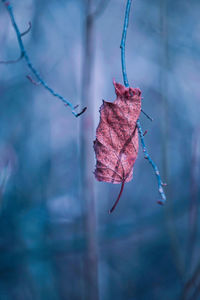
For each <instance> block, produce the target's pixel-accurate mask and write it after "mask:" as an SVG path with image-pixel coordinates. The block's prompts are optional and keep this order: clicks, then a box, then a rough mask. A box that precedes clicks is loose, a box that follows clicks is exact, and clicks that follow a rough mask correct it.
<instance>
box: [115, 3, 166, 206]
mask: <svg viewBox="0 0 200 300" xmlns="http://www.w3.org/2000/svg"><path fill="white" fill-rule="evenodd" d="M131 2H132V0H127V4H126V12H125V18H124V27H123V33H122V39H121V45H120V48H121V62H122V74H123V80H124V85H125V86H126V87H129V82H128V77H127V72H126V62H125V44H126V35H127V29H128V23H129V15H130V8H131ZM137 128H138V131H139V135H140V140H141V144H142V148H143V152H144V155H145V158H146V159H147V160H148V161H149V163H150V164H151V166H152V168H153V170H154V173H155V175H156V178H157V182H158V191H159V193H160V196H161V199H160V200H159V201H158V203H159V204H163V203H164V202H165V201H166V196H165V193H164V190H163V185H165V184H163V182H162V180H161V176H160V172H159V170H158V167H157V165H156V164H155V163H154V161H153V160H152V159H151V157H150V155H149V153H148V150H147V148H146V145H145V142H144V134H143V130H142V127H141V125H140V120H139V119H138V120H137Z"/></svg>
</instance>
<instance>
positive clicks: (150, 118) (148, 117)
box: [141, 109, 153, 122]
mask: <svg viewBox="0 0 200 300" xmlns="http://www.w3.org/2000/svg"><path fill="white" fill-rule="evenodd" d="M141 112H142V113H143V114H144V115H145V116H146V117H147V119H149V120H150V121H151V122H153V119H152V117H150V116H149V115H148V114H147V113H146V112H145V111H144V110H143V109H141Z"/></svg>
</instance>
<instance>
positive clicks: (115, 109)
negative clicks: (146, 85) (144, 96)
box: [94, 82, 141, 202]
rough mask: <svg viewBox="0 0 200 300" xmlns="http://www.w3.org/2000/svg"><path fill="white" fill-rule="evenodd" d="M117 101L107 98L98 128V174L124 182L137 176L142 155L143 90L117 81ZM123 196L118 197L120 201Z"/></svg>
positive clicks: (102, 107)
mask: <svg viewBox="0 0 200 300" xmlns="http://www.w3.org/2000/svg"><path fill="white" fill-rule="evenodd" d="M114 87H115V93H116V95H117V98H116V100H115V101H114V102H113V103H111V102H106V101H103V105H102V106H101V108H100V122H99V125H98V127H97V130H96V140H95V141H94V150H95V154H96V159H97V162H96V170H95V172H94V174H95V177H96V179H97V180H99V181H105V182H111V183H122V188H121V191H120V195H119V197H120V196H121V193H122V190H123V186H124V183H125V182H128V181H130V180H131V179H132V177H133V165H134V163H135V160H136V158H137V154H138V130H137V126H136V122H137V119H138V118H139V115H140V111H141V91H140V90H139V89H138V88H127V87H125V86H123V85H121V84H120V83H116V82H114ZM118 201H119V199H118V200H117V202H118Z"/></svg>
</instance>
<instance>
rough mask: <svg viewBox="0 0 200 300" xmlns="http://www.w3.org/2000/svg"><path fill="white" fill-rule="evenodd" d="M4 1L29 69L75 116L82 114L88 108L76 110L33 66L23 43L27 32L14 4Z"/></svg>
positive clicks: (22, 55) (22, 56)
mask: <svg viewBox="0 0 200 300" xmlns="http://www.w3.org/2000/svg"><path fill="white" fill-rule="evenodd" d="M2 2H3V3H4V5H5V7H6V9H7V11H8V14H9V16H10V19H11V22H12V26H13V28H14V30H15V33H16V36H17V40H18V44H19V48H20V51H21V57H20V59H21V58H24V59H25V60H26V63H27V66H28V67H29V69H30V70H31V72H32V73H33V74H34V75H35V77H36V78H37V80H38V81H39V82H40V83H41V85H43V87H44V88H45V89H46V90H48V91H49V92H50V94H52V95H53V96H54V97H57V98H58V99H60V100H61V101H62V102H63V103H64V104H65V105H67V106H69V107H70V108H71V110H72V114H73V115H74V116H75V117H78V116H80V115H81V114H82V113H83V112H84V111H85V110H86V109H87V108H86V107H84V108H83V109H82V111H81V112H80V113H76V112H75V110H74V106H73V104H72V103H71V102H70V101H68V100H67V99H66V98H64V97H63V96H61V95H60V94H58V93H56V92H55V91H54V90H53V89H52V88H51V87H49V86H48V84H47V83H46V82H45V81H44V80H43V78H42V77H41V75H40V74H39V72H38V71H37V70H36V69H35V67H34V66H33V64H32V62H31V60H30V58H29V56H28V54H27V52H26V50H25V47H24V44H23V41H22V36H23V35H24V34H25V33H20V30H19V28H18V26H17V23H16V21H15V17H14V14H13V9H12V6H11V4H10V2H9V1H7V0H2ZM29 30H30V29H29ZM26 33H27V32H26ZM7 63H8V62H7Z"/></svg>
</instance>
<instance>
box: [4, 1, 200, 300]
mask: <svg viewBox="0 0 200 300" xmlns="http://www.w3.org/2000/svg"><path fill="white" fill-rule="evenodd" d="M100 1H103V0H99V1H98V0H97V1H93V2H94V3H93V5H94V10H95V7H96V6H98V4H100V5H101V3H100ZM11 2H12V4H13V9H14V14H15V17H16V21H17V23H18V26H19V28H20V30H21V31H22V32H23V31H24V30H26V29H27V26H28V22H29V21H31V22H32V29H31V31H30V32H29V34H27V35H26V36H24V37H23V41H24V44H25V47H26V49H27V52H28V53H29V55H30V57H31V59H32V62H33V63H34V65H35V66H36V67H37V68H38V71H39V72H40V73H41V75H42V76H43V77H44V78H45V80H46V81H47V82H48V84H49V85H50V86H51V87H52V88H54V89H55V90H56V91H59V92H60V93H61V94H63V95H64V96H65V97H66V98H67V99H69V100H70V101H71V102H72V103H74V105H75V104H77V103H80V102H81V101H82V99H81V97H82V92H81V91H83V89H84V88H90V89H91V90H92V97H91V101H93V106H94V111H93V114H92V113H91V112H90V115H89V116H90V118H93V119H94V123H95V126H96V125H97V124H98V121H99V112H98V110H99V106H100V105H101V103H102V98H103V99H105V100H110V101H112V100H114V98H115V95H114V89H113V86H112V78H115V79H116V81H119V82H122V74H121V61H120V48H119V45H120V39H121V34H122V27H123V18H124V10H125V4H126V1H125V0H123V1H122V0H108V4H107V5H105V7H104V9H102V11H101V13H100V14H99V15H97V16H94V17H95V19H94V22H93V24H92V26H93V27H94V28H93V29H94V32H95V34H94V35H93V37H92V43H93V49H94V53H93V54H94V64H93V69H92V66H91V72H92V84H91V86H90V87H87V86H83V82H84V80H83V76H84V74H85V73H84V72H85V70H84V69H82V65H83V57H84V43H85V39H84V38H83V36H84V32H85V31H84V30H85V29H84V24H85V23H84V19H85V9H84V5H85V4H87V3H86V1H84V0H67V1H64V0H59V1H58V0H56V1H55V0H52V1H46V0H43V1H39V0H35V1H32V0H26V1H11ZM100 7H101V6H100ZM199 10H200V2H199V1H198V0H196V1H195V0H191V1H188V0H183V1H179V0H174V1H172V0H168V1H167V0H165V1H164V0H162V1H160V0H152V1H148V0H143V1H133V3H132V9H131V16H130V23H129V29H128V36H127V47H126V61H127V72H128V77H129V81H130V84H131V85H132V86H135V87H140V89H141V90H142V93H143V97H144V99H143V109H144V110H145V111H146V112H147V113H148V114H149V115H151V116H152V117H153V118H154V122H153V123H151V122H150V121H149V120H148V119H146V118H145V117H144V116H141V122H142V124H143V129H144V130H146V129H147V130H148V134H147V135H146V136H145V139H146V143H147V146H148V148H149V152H150V153H151V155H152V158H153V159H154V160H155V161H156V163H157V164H158V165H159V166H160V171H161V174H162V175H163V177H164V180H165V181H167V183H168V186H167V188H166V189H165V190H166V193H167V197H168V202H167V203H166V205H165V206H164V207H161V206H159V205H157V204H156V201H157V200H158V197H159V195H158V191H157V182H156V179H155V175H154V174H153V172H152V169H151V166H150V165H149V164H148V163H147V162H146V161H145V160H144V159H143V153H142V152H140V154H139V157H138V159H137V162H136V165H135V167H134V179H133V181H132V182H131V183H128V184H126V186H125V191H124V194H123V196H122V199H121V200H120V203H119V205H118V207H117V209H116V211H115V212H114V213H113V214H112V215H109V214H108V210H109V208H111V206H112V203H113V201H114V200H115V199H116V196H117V193H118V191H119V186H118V185H111V184H106V183H99V182H95V179H94V178H93V177H91V178H93V179H92V184H93V185H94V187H95V204H96V209H95V210H96V215H95V216H94V217H95V218H94V219H96V221H95V222H96V223H97V225H96V227H95V228H94V229H95V230H94V233H95V243H96V249H97V254H98V255H97V257H96V261H95V263H96V265H97V266H98V270H97V272H98V273H97V274H98V281H97V282H94V283H92V284H94V285H97V286H98V289H97V290H98V293H99V299H103V300H108V299H109V300H110V299H117V300H121V299H126V300H146V299H152V300H157V299H158V300H160V299H162V300H174V299H185V300H188V299H190V300H195V299H200V268H199V263H200V261H199V260H200V255H199V248H200V239H199V231H198V229H199V222H198V217H199V210H198V206H199V200H200V191H199V181H200V176H199V167H200V124H199V115H200V105H199V101H200V100H199V97H200V91H199V88H200V86H199V78H200V30H199V29H200V19H199ZM18 54H19V48H18V44H17V39H16V36H15V33H14V30H13V28H12V25H11V22H10V19H9V16H8V14H7V12H6V9H5V7H4V6H3V4H2V3H0V60H4V59H15V58H17V57H18ZM85 68H87V66H86V67H85ZM29 74H30V72H29V69H28V68H27V66H26V64H25V61H23V60H22V61H20V62H18V63H17V64H9V65H3V64H1V65H0V300H32V299H34V300H36V299H37V300H45V299H53V300H54V299H55V300H61V299H64V300H65V299H66V300H68V299H69V300H73V299H87V298H86V297H85V295H86V293H85V289H86V288H89V287H88V285H87V282H86V281H87V276H86V273H87V266H85V263H84V260H85V255H86V252H87V249H88V247H87V245H86V244H87V243H88V240H87V239H86V238H85V236H86V232H85V230H86V229H85V226H83V224H84V220H83V219H84V217H83V216H84V215H85V202H84V201H82V200H83V194H84V193H86V195H87V191H86V188H85V191H84V188H82V189H81V193H80V169H81V168H82V163H83V162H82V161H81V155H80V139H79V137H80V135H81V136H83V135H84V130H83V128H82V126H80V118H86V114H87V112H86V113H85V115H83V116H81V117H80V118H79V119H77V118H75V117H74V116H73V115H72V114H71V112H70V110H69V109H68V108H66V107H64V106H63V104H62V103H61V102H59V100H57V99H56V98H54V97H53V96H51V95H50V94H49V93H48V92H47V91H46V90H44V89H43V87H42V86H34V85H32V84H31V83H30V82H29V81H28V80H27V78H26V75H29ZM88 126H89V125H88ZM94 129H95V128H93V129H92V130H93V137H92V138H91V139H90V138H89V141H88V142H89V144H90V145H91V148H92V139H94V137H95V130H94ZM90 155H91V154H90ZM88 159H89V160H90V161H91V164H92V165H93V169H94V164H95V162H94V157H93V156H92V155H91V156H90V157H88ZM93 169H91V170H87V172H89V176H93V175H92V172H93ZM93 213H94V212H91V214H93ZM94 226H95V225H94ZM91 239H94V236H93V237H92V236H91ZM88 268H89V266H88ZM94 280H95V279H94ZM89 286H90V285H89Z"/></svg>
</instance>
